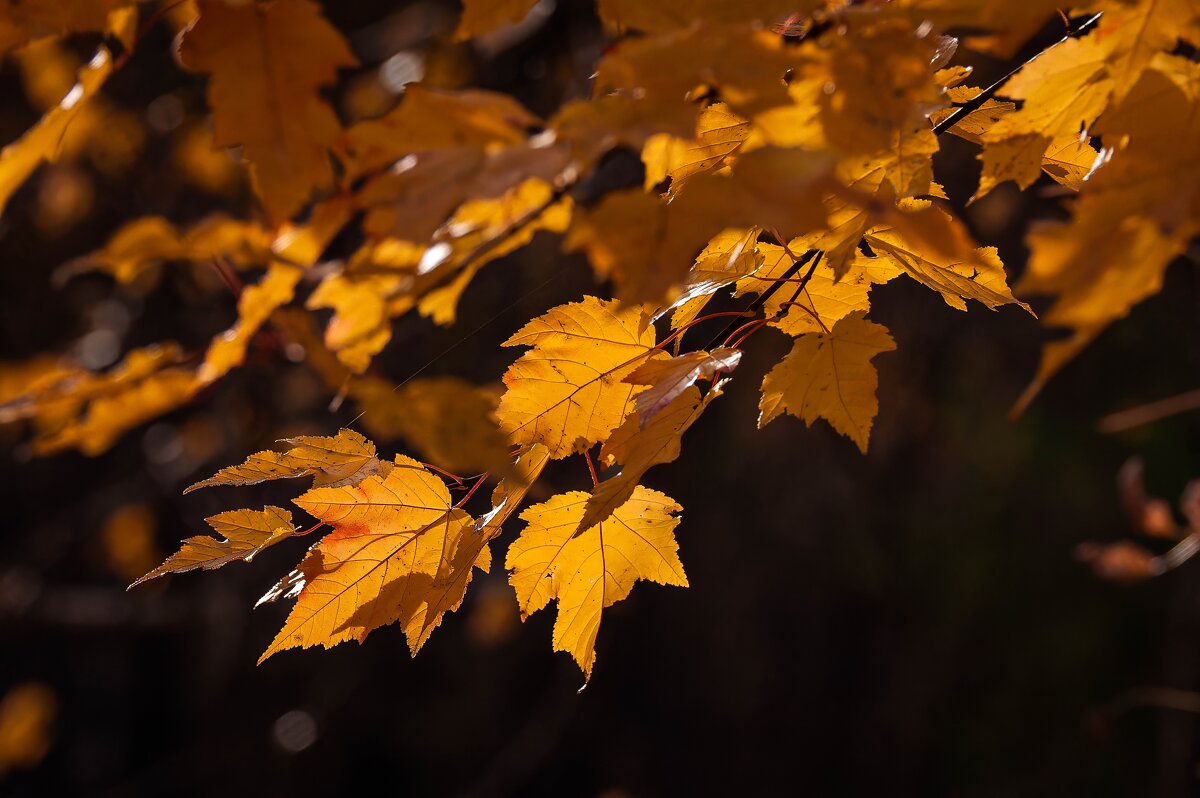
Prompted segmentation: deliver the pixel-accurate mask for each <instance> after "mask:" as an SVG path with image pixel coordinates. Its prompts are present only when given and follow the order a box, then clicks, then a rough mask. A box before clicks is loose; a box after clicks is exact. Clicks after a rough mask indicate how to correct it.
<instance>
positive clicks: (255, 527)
mask: <svg viewBox="0 0 1200 798" xmlns="http://www.w3.org/2000/svg"><path fill="white" fill-rule="evenodd" d="M204 520H205V521H206V522H207V523H208V525H209V526H211V527H212V528H213V531H214V532H216V533H217V535H219V536H220V537H212V536H211V535H196V536H195V537H190V538H186V539H185V540H184V541H183V545H182V546H181V547H180V548H179V551H177V552H175V553H174V554H172V555H171V556H170V557H168V558H167V559H166V561H165V562H164V563H163V564H162V565H160V566H158V567H157V568H155V569H154V570H153V571H150V572H149V573H148V574H146V575H145V576H142V577H141V578H139V579H138V580H137V581H135V582H134V583H133V584H132V585H130V586H129V587H130V588H134V587H137V586H138V585H140V584H141V583H142V582H145V581H147V580H150V579H156V578H158V577H160V576H163V575H164V574H179V573H184V572H186V571H194V570H196V569H197V568H202V569H204V570H205V571H210V570H212V569H214V568H220V567H221V566H222V565H225V564H227V563H231V562H234V561H235V560H245V561H247V562H249V561H250V560H251V559H252V558H253V557H254V555H256V554H258V553H259V552H260V551H262V550H263V549H265V548H267V547H268V546H273V545H275V544H276V543H278V542H280V541H281V540H285V539H287V538H289V537H291V536H292V535H293V534H294V533H295V531H296V528H295V526H293V524H292V514H291V513H289V512H288V511H287V510H284V509H281V508H279V507H264V508H263V509H261V510H229V511H227V512H223V513H218V514H216V515H214V516H211V517H209V518H206V519H204Z"/></svg>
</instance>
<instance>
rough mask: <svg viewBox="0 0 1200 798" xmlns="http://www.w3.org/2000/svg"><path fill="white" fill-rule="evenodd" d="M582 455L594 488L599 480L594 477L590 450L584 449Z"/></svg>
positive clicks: (594, 465)
mask: <svg viewBox="0 0 1200 798" xmlns="http://www.w3.org/2000/svg"><path fill="white" fill-rule="evenodd" d="M583 456H584V459H586V460H587V464H588V473H589V474H591V475H592V487H593V488H594V487H596V486H597V485H599V484H600V480H599V479H597V478H596V464H595V463H593V462H592V453H591V452H589V451H586V450H585V451H584V453H583Z"/></svg>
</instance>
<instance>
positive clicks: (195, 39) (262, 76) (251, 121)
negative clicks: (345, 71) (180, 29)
mask: <svg viewBox="0 0 1200 798" xmlns="http://www.w3.org/2000/svg"><path fill="white" fill-rule="evenodd" d="M198 6H199V8H200V17H199V19H198V20H197V21H196V23H195V25H193V26H192V27H190V28H188V29H187V30H186V31H185V33H184V35H183V36H182V38H181V40H180V44H179V58H180V60H181V61H182V62H183V64H184V65H185V66H187V67H188V68H189V69H193V70H196V71H198V72H206V73H209V75H211V82H210V84H209V89H208V96H209V104H210V106H211V107H212V110H213V128H214V134H215V144H216V145H217V146H219V147H236V146H240V147H242V150H243V152H244V153H245V156H246V159H247V160H249V161H250V164H251V174H252V178H253V182H254V187H255V190H256V191H257V193H258V195H259V197H260V198H261V199H262V203H263V207H264V209H265V210H266V211H267V213H268V215H269V216H270V217H271V218H272V220H273V221H275V222H276V223H279V222H282V221H284V220H286V219H287V218H288V217H289V216H291V215H292V214H293V213H294V212H295V211H296V210H297V209H299V208H300V206H301V205H303V204H304V202H305V201H307V200H308V198H309V196H310V195H311V194H312V192H313V190H314V189H316V188H322V187H325V186H328V185H329V184H330V183H331V181H332V179H333V171H332V167H331V165H330V161H329V154H328V153H329V150H330V149H331V148H332V147H333V146H334V145H335V143H336V140H337V138H338V135H339V132H340V126H339V125H338V120H337V116H336V115H335V114H334V113H333V109H332V108H330V107H329V104H328V103H326V102H325V100H324V99H323V98H322V97H321V95H320V89H321V87H322V86H327V85H329V84H331V83H333V82H334V80H335V79H336V78H337V70H338V68H340V67H350V66H355V65H356V64H357V63H358V61H357V60H356V59H355V58H354V56H353V55H352V54H351V53H350V50H349V48H348V47H347V46H346V42H345V40H344V39H343V38H342V35H341V33H339V32H338V30H337V29H336V28H334V27H333V26H332V25H330V24H329V23H328V22H327V21H326V20H325V18H324V17H323V16H322V15H321V9H320V6H318V5H317V4H316V3H313V2H311V1H310V0H276V2H272V3H269V4H261V3H243V4H240V5H231V4H229V3H225V2H222V0H199V2H198Z"/></svg>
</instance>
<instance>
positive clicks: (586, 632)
mask: <svg viewBox="0 0 1200 798" xmlns="http://www.w3.org/2000/svg"><path fill="white" fill-rule="evenodd" d="M587 499H588V494H586V493H582V492H579V491H574V492H571V493H560V494H558V495H557V496H554V497H552V498H551V499H550V500H549V501H546V502H543V503H541V504H537V505H534V506H532V507H530V508H528V509H527V510H525V511H524V512H523V513H521V520H523V521H525V522H526V523H527V526H526V527H525V529H524V530H523V531H522V532H521V536H520V537H519V538H517V540H515V541H514V542H513V543H512V545H511V546H509V549H508V556H507V558H506V560H505V565H506V567H508V568H509V569H510V570H511V571H512V574H511V576H510V577H509V582H510V583H511V584H512V586H513V588H514V589H515V590H516V594H517V602H518V604H519V605H520V608H521V618H522V620H524V619H525V618H527V617H529V616H530V615H531V614H533V613H534V612H537V611H538V610H540V609H542V608H543V607H545V606H546V605H547V604H548V603H550V600H551V599H555V600H557V601H558V618H557V620H556V621H555V623H554V650H555V651H566V652H569V653H570V654H571V656H572V657H574V658H575V661H576V662H577V663H578V664H579V667H580V668H581V669H582V670H583V673H584V676H585V677H586V678H590V677H591V675H592V667H593V665H595V662H596V635H597V633H598V632H599V631H600V621H601V618H602V616H603V613H604V609H605V608H607V607H611V606H612V605H613V604H615V603H616V602H618V601H620V600H621V599H623V598H625V597H626V596H628V595H629V591H630V590H632V589H633V585H634V583H635V582H636V581H637V580H639V579H644V580H646V581H650V582H657V583H659V584H661V585H676V586H679V587H687V584H688V582H687V576H686V575H685V574H684V572H683V564H682V563H680V562H679V546H678V544H677V543H676V542H675V527H676V525H678V523H679V517H678V515H676V513H678V512H679V511H680V510H682V509H683V508H682V507H680V506H679V505H678V504H677V503H676V502H675V500H673V499H671V498H670V497H668V496H665V495H664V494H662V493H659V492H657V491H653V490H648V489H647V488H643V487H641V486H638V487H637V489H636V490H635V491H634V493H633V496H632V498H630V499H629V501H627V502H625V504H623V505H622V506H621V507H619V508H617V510H616V512H614V513H613V515H612V517H611V518H610V519H609V520H607V521H603V522H601V523H599V524H597V525H595V526H593V527H591V528H590V529H587V530H586V531H584V532H583V533H582V534H579V535H577V534H575V530H576V527H578V526H579V520H580V519H581V518H582V517H583V512H584V506H585V505H586V504H587Z"/></svg>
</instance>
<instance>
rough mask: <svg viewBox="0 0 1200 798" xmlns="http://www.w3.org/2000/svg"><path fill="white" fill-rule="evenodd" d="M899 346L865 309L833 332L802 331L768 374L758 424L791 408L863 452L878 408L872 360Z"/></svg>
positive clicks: (764, 381)
mask: <svg viewBox="0 0 1200 798" xmlns="http://www.w3.org/2000/svg"><path fill="white" fill-rule="evenodd" d="M895 348H896V344H895V342H894V341H892V337H891V336H890V335H888V332H887V328H886V327H884V326H883V325H882V324H875V323H874V322H872V321H868V320H867V319H866V316H865V314H864V313H863V312H862V311H855V312H853V313H851V314H849V315H848V316H845V317H844V318H842V319H841V320H840V321H839V322H838V323H837V324H835V325H834V327H833V329H832V330H830V331H829V332H828V333H823V332H822V333H814V334H812V335H803V336H801V337H799V338H797V339H796V342H795V344H793V345H792V351H790V352H788V354H787V355H786V356H785V357H784V358H783V360H781V361H779V363H778V364H777V365H776V366H775V368H773V369H771V371H770V372H768V373H767V376H766V377H765V378H763V384H762V399H761V401H760V402H759V405H758V409H759V416H758V426H759V427H760V428H761V427H764V426H766V425H767V424H768V423H769V422H770V421H771V420H772V419H774V418H776V417H777V416H779V415H780V414H781V413H784V412H787V413H791V414H792V415H794V416H797V417H799V418H801V419H803V420H804V422H805V423H806V424H810V425H811V424H812V423H813V422H814V421H816V420H817V419H818V418H823V419H825V420H826V421H828V422H829V423H830V425H831V426H832V427H833V428H834V429H835V430H837V431H838V432H840V433H842V434H843V435H845V436H846V437H848V438H850V440H852V441H854V442H855V444H857V445H858V448H859V449H861V450H862V451H863V452H864V453H865V452H866V451H867V444H868V442H869V440H870V437H871V426H872V425H873V424H874V422H875V414H876V413H878V412H879V400H878V399H877V398H876V397H875V389H876V388H877V387H878V384H879V377H878V375H877V374H876V373H875V366H874V365H872V364H871V359H872V358H873V357H875V356H876V355H878V354H879V353H880V352H890V351H892V350H893V349H895Z"/></svg>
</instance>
